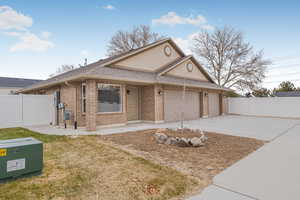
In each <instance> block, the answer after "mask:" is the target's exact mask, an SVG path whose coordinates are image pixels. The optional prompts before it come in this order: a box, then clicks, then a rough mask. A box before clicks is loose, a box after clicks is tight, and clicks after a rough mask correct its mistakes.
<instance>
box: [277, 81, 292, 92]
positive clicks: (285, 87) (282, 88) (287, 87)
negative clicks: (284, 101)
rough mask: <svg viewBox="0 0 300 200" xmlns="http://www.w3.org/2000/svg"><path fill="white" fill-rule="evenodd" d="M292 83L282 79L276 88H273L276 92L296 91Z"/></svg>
mask: <svg viewBox="0 0 300 200" xmlns="http://www.w3.org/2000/svg"><path fill="white" fill-rule="evenodd" d="M296 90H297V89H296V87H295V85H294V83H292V82H291V81H283V82H281V83H280V84H279V86H278V88H276V89H275V91H276V92H289V91H296Z"/></svg>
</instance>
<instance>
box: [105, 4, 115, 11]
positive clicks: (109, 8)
mask: <svg viewBox="0 0 300 200" xmlns="http://www.w3.org/2000/svg"><path fill="white" fill-rule="evenodd" d="M102 8H104V9H106V10H114V9H116V8H115V7H114V6H112V5H106V6H103V7H102Z"/></svg>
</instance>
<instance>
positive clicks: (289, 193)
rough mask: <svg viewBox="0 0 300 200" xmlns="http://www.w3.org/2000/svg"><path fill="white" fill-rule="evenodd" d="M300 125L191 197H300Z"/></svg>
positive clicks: (293, 199) (238, 199) (217, 199)
mask: <svg viewBox="0 0 300 200" xmlns="http://www.w3.org/2000/svg"><path fill="white" fill-rule="evenodd" d="M299 169H300V125H299V124H298V125H295V126H293V127H291V128H290V129H288V130H287V131H286V132H285V133H284V134H283V135H282V136H280V137H278V138H276V139H275V140H273V141H271V142H270V143H268V144H266V145H265V146H263V147H262V148H260V149H259V150H257V151H256V152H254V153H252V154H251V155H249V156H248V157H246V158H245V159H243V160H241V161H239V162H237V163H236V164H234V165H233V166H231V167H229V168H227V169H226V170H224V171H223V172H222V173H220V174H219V175H217V176H216V177H215V178H214V179H213V185H211V186H209V187H207V188H206V189H205V190H204V191H203V192H202V193H201V194H199V195H198V196H194V197H192V198H189V199H188V200H253V199H259V200H283V199H288V200H298V199H300V172H299Z"/></svg>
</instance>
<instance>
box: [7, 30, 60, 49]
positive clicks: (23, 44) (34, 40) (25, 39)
mask: <svg viewBox="0 0 300 200" xmlns="http://www.w3.org/2000/svg"><path fill="white" fill-rule="evenodd" d="M19 40H20V41H19V42H17V43H16V44H14V45H13V46H11V47H10V49H9V51H11V52H17V51H25V50H30V51H36V52H42V51H46V50H47V49H49V48H52V47H54V46H55V45H54V44H53V43H52V42H50V41H48V40H43V39H41V38H39V37H38V36H36V35H35V34H33V33H29V32H26V33H24V34H22V35H20V36H19Z"/></svg>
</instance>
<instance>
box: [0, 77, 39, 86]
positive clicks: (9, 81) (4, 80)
mask: <svg viewBox="0 0 300 200" xmlns="http://www.w3.org/2000/svg"><path fill="white" fill-rule="evenodd" d="M40 81H42V80H37V79H24V78H10V77H0V87H9V88H24V87H28V86H30V85H33V84H35V83H38V82H40Z"/></svg>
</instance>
